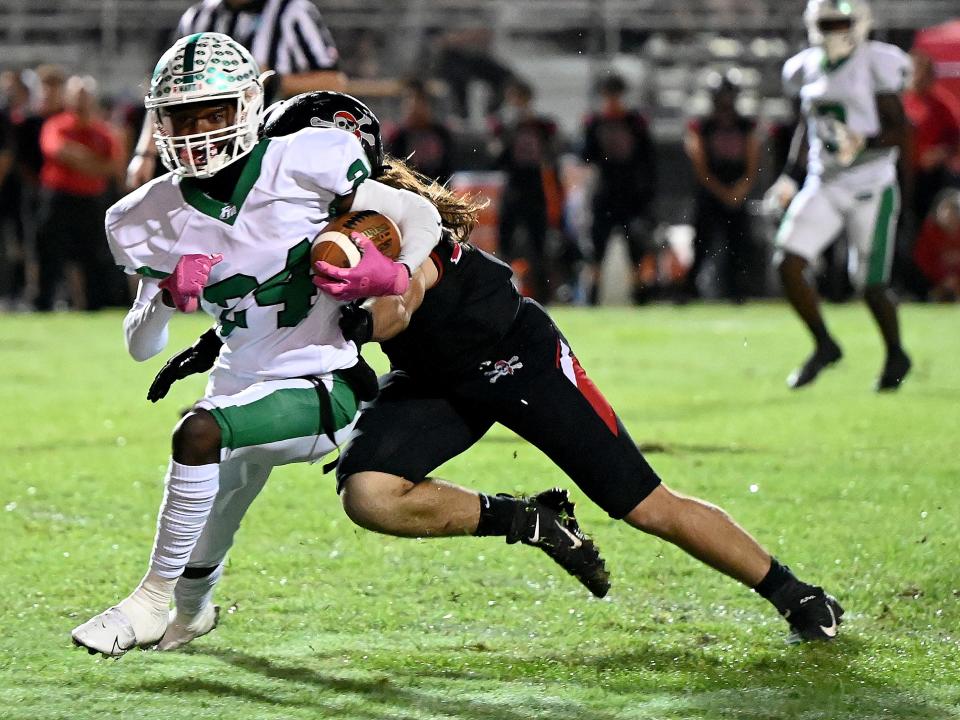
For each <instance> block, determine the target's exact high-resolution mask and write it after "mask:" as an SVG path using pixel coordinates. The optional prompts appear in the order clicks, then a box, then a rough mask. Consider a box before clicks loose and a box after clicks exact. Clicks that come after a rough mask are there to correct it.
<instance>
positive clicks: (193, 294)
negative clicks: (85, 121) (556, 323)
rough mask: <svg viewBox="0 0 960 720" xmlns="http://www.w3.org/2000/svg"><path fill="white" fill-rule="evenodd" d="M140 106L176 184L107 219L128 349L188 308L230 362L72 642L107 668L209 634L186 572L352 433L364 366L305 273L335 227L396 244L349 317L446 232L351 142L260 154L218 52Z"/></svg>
mask: <svg viewBox="0 0 960 720" xmlns="http://www.w3.org/2000/svg"><path fill="white" fill-rule="evenodd" d="M146 104H147V107H148V109H152V110H154V111H155V112H156V120H157V129H158V132H157V136H156V139H157V144H158V148H159V149H160V151H161V157H162V159H163V161H164V164H165V165H166V166H167V167H168V168H169V169H170V170H171V171H172V172H171V173H169V174H167V175H164V176H163V177H161V178H158V179H156V180H155V181H153V182H151V183H149V184H147V185H145V186H143V187H142V188H140V189H138V190H137V191H135V192H133V193H131V194H130V195H128V196H127V197H126V198H124V199H123V200H121V201H120V202H119V203H117V204H116V205H115V206H114V207H112V208H111V209H110V210H109V211H108V213H107V219H106V227H107V234H108V237H109V240H110V246H111V250H112V251H113V254H114V257H115V259H116V261H117V263H118V264H120V265H122V266H123V267H124V268H125V269H126V270H127V271H128V272H130V273H135V274H138V275H139V276H140V289H139V292H138V297H137V300H136V302H135V303H134V306H133V308H132V309H131V310H130V312H129V313H128V314H127V317H126V319H125V321H124V328H125V331H126V337H127V346H128V349H129V351H130V353H131V355H133V357H134V358H136V359H138V360H145V359H147V358H148V357H151V356H153V355H155V354H156V353H158V352H160V351H161V350H162V349H163V348H164V346H165V344H166V340H167V330H166V325H167V322H168V321H169V319H170V317H171V316H172V315H173V313H174V312H175V310H180V311H184V312H192V311H194V310H196V309H197V308H198V306H199V307H202V308H203V309H204V310H205V311H206V312H208V313H209V314H211V315H212V316H213V317H214V318H215V319H216V321H217V334H218V336H219V337H220V338H221V339H222V340H223V342H224V349H223V352H221V354H220V357H219V358H218V360H217V363H216V366H215V368H214V370H213V373H212V374H211V377H210V381H209V383H208V385H207V391H206V393H205V397H204V399H203V400H201V401H200V402H199V403H198V404H197V405H196V407H195V408H194V410H193V411H192V412H190V413H189V414H187V415H186V416H185V417H184V418H183V419H182V420H181V422H180V423H179V424H178V426H177V428H176V429H175V430H174V433H173V454H172V458H171V461H170V466H169V470H168V472H167V478H166V492H165V495H164V500H163V504H162V506H161V510H160V517H159V519H158V524H157V536H156V540H155V543H154V549H153V553H152V557H151V562H150V569H149V571H148V573H147V575H146V576H145V577H144V579H143V581H142V582H141V583H140V585H139V586H138V587H137V589H136V590H135V591H134V592H133V593H132V594H131V595H130V596H129V597H127V598H126V599H124V600H122V601H121V602H120V603H119V604H118V605H117V606H115V607H112V608H110V609H109V610H107V611H105V612H103V613H101V614H100V615H97V616H96V617H94V618H92V619H91V620H89V621H88V622H86V623H84V624H82V625H80V626H78V627H77V628H75V629H74V631H73V633H72V635H73V639H74V642H75V643H77V644H78V645H82V646H84V647H86V648H88V649H89V650H90V651H91V652H102V653H104V654H108V655H122V654H123V653H124V652H126V651H127V650H129V649H130V648H132V647H135V646H141V647H144V646H151V645H154V644H157V643H158V641H159V643H160V645H161V646H162V647H163V646H166V647H176V646H178V645H179V644H182V642H185V641H189V640H190V639H192V638H193V637H196V636H198V635H200V634H203V633H204V632H207V631H209V630H210V629H211V628H212V627H213V626H214V624H215V621H216V617H215V614H214V610H213V606H212V604H211V603H210V602H209V592H210V588H212V585H213V583H211V582H210V578H209V577H192V576H191V574H190V572H189V568H188V565H189V566H192V567H195V568H204V569H205V573H206V575H208V576H209V575H210V574H213V575H218V574H219V573H220V572H221V571H222V568H223V560H224V558H225V556H226V553H227V551H228V550H229V548H230V545H231V544H232V542H233V535H234V533H235V531H236V529H237V527H238V526H239V523H240V520H241V518H242V517H243V514H244V513H245V512H246V510H247V508H248V507H249V505H250V503H251V502H252V501H253V499H254V498H255V497H256V495H257V493H258V492H259V490H260V489H261V488H262V486H263V484H264V482H265V481H266V479H267V477H268V475H269V472H270V470H271V468H272V467H273V466H274V465H280V464H284V463H290V462H300V461H305V460H314V459H316V458H318V457H320V456H322V455H323V454H325V453H327V452H329V451H330V450H331V449H332V448H333V447H334V446H335V445H337V444H339V443H340V442H341V441H342V440H343V439H344V438H345V437H346V435H347V434H348V433H349V431H350V429H351V428H352V426H353V422H354V420H355V416H356V411H357V407H358V404H359V400H360V399H361V397H360V396H362V395H363V394H364V384H365V377H364V374H363V372H362V369H363V367H365V366H359V367H358V353H357V348H356V345H355V344H354V343H353V342H349V341H347V340H345V339H344V338H343V335H342V334H341V332H340V330H339V328H338V326H337V320H338V318H339V305H340V303H339V302H337V301H335V300H333V299H332V298H331V297H329V296H328V295H327V294H325V293H320V292H317V288H316V287H315V285H314V278H312V277H311V273H310V248H311V241H312V239H313V238H314V237H315V236H316V235H317V233H318V231H319V230H320V229H321V228H322V227H323V225H324V224H325V223H326V221H327V219H328V217H329V216H330V214H331V212H334V211H345V210H348V209H351V208H352V209H358V210H360V209H370V210H377V211H380V212H384V213H386V214H388V215H389V216H390V217H392V218H394V219H395V220H396V221H397V224H398V225H399V227H400V230H401V233H402V234H403V237H404V247H403V250H402V251H401V254H400V257H399V261H398V262H396V263H393V262H390V261H387V260H386V259H385V258H383V256H380V255H377V256H374V255H372V254H371V255H370V257H369V258H368V257H366V256H365V258H364V260H362V261H361V262H360V264H359V265H358V266H357V267H356V268H354V269H352V270H351V271H350V272H349V273H347V276H346V277H345V278H343V279H342V282H343V285H344V287H345V289H346V291H347V292H344V293H342V295H345V296H346V298H347V299H351V297H355V296H356V293H357V292H358V291H359V287H360V286H362V287H363V289H364V295H369V296H374V295H377V294H396V293H402V292H404V290H405V289H406V287H407V285H408V283H409V269H408V268H409V267H410V266H413V267H418V266H419V265H420V264H421V263H422V262H423V260H424V259H426V257H427V255H428V253H429V252H430V250H431V248H433V246H434V245H436V243H437V241H438V240H439V232H440V224H439V215H438V213H437V211H436V209H435V208H434V207H433V205H432V204H430V203H429V202H428V201H427V200H425V199H423V198H420V197H419V196H417V195H415V194H413V193H410V192H407V191H403V190H397V189H394V188H390V187H387V186H384V185H381V184H380V183H377V182H375V181H372V180H367V181H366V182H364V181H365V180H366V179H367V177H368V176H369V174H370V168H369V163H368V161H367V159H366V155H365V153H364V151H363V148H362V146H361V145H360V142H359V141H358V140H357V138H356V137H354V136H352V135H351V134H349V133H345V132H342V131H340V130H335V129H325V128H307V129H305V130H303V131H301V132H299V133H296V134H294V135H290V136H287V137H284V138H275V139H268V138H264V139H259V138H258V128H259V125H260V119H261V115H262V107H263V99H262V85H261V76H260V72H259V69H258V68H257V66H256V63H255V62H254V61H253V59H252V58H251V57H250V54H249V52H248V51H247V50H246V49H245V48H243V47H242V46H240V45H239V44H237V43H236V42H235V41H233V40H232V39H231V38H229V37H227V36H225V35H221V34H217V33H198V34H195V35H191V36H188V37H186V38H181V39H180V40H178V41H177V43H176V44H175V45H174V46H173V47H172V48H171V49H170V50H168V51H167V53H165V54H164V56H163V57H162V58H161V60H160V62H159V63H158V65H157V68H156V70H155V71H154V76H153V80H152V82H151V88H150V94H149V95H148V97H147V99H146ZM376 263H378V264H376ZM351 291H353V292H352V294H351ZM371 375H372V372H371ZM372 381H373V383H374V386H373V387H374V391H375V381H376V380H375V376H373V377H372ZM185 568H188V571H187V572H186V574H185V575H184V578H183V579H182V580H181V582H179V583H178V578H180V576H181V574H184V571H185ZM191 580H196V581H197V582H195V583H193V584H191V582H190V581H191ZM174 586H176V601H177V611H176V614H175V615H174V617H173V618H171V617H170V616H169V603H170V598H171V595H172V594H174ZM171 620H172V622H171ZM168 626H169V627H168ZM165 633H166V635H165Z"/></svg>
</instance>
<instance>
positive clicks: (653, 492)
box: [152, 119, 843, 640]
mask: <svg viewBox="0 0 960 720" xmlns="http://www.w3.org/2000/svg"><path fill="white" fill-rule="evenodd" d="M308 123H309V119H307V122H306V123H305V124H308ZM370 152H371V153H375V148H374V147H372V146H371V148H370ZM375 167H376V165H375ZM446 201H449V202H451V203H454V204H455V199H454V200H451V199H450V198H446ZM446 209H447V211H448V212H446V213H445V212H444V209H443V208H441V216H443V217H444V218H445V220H446V221H447V224H448V229H449V232H448V235H447V236H446V237H445V238H444V240H443V241H442V242H441V243H440V244H439V245H438V247H437V249H436V251H435V252H434V253H433V255H432V256H431V258H430V260H429V261H428V262H426V263H424V264H423V265H422V266H421V267H420V268H419V269H417V271H416V272H415V273H414V276H413V279H412V281H411V284H410V288H409V290H408V291H407V292H406V293H405V294H404V295H403V296H391V297H383V298H374V299H371V300H367V301H365V302H364V303H363V304H362V305H356V304H354V305H349V306H345V308H344V314H343V319H342V322H341V327H342V329H343V331H344V335H345V336H346V337H348V338H351V339H354V340H356V341H357V342H358V343H363V342H365V341H370V340H374V341H379V342H381V344H382V347H383V349H384V350H385V351H386V353H387V355H388V357H389V358H390V361H391V364H392V371H391V372H390V373H388V374H387V375H386V376H384V377H383V378H382V379H381V383H380V393H379V395H378V396H377V397H376V398H375V399H374V400H373V401H372V402H371V403H370V404H369V405H368V406H367V407H366V408H365V410H364V411H363V414H362V415H361V418H360V420H359V422H358V424H357V426H356V429H355V431H354V433H353V435H352V436H351V439H350V440H349V442H348V445H347V447H346V448H345V450H344V452H343V454H342V456H341V458H340V462H339V465H338V471H337V477H338V489H339V490H340V492H341V497H342V501H343V504H344V508H345V510H346V512H347V514H348V515H349V517H350V518H351V519H352V520H353V521H354V522H356V523H357V524H359V525H361V526H363V527H366V528H368V529H372V530H376V531H379V532H385V533H389V534H393V535H400V536H411V537H424V536H454V535H465V534H473V535H502V536H506V537H507V540H508V542H517V541H521V542H526V543H528V544H537V543H538V542H539V541H541V538H542V537H543V536H544V534H549V535H550V537H551V540H550V542H551V543H554V542H556V543H559V545H558V547H560V548H561V549H566V550H569V551H577V550H581V549H582V548H583V546H584V545H585V542H587V541H586V540H585V539H584V538H583V536H582V535H581V534H580V533H579V532H576V533H574V532H571V528H570V526H568V525H565V524H564V521H565V520H566V519H567V517H566V515H567V513H566V511H567V510H568V501H566V500H565V498H564V501H565V503H566V504H564V503H560V502H559V500H558V499H557V497H556V496H555V495H550V493H556V492H558V491H548V493H541V495H539V496H537V498H535V499H534V500H539V503H540V507H543V506H544V505H546V506H550V507H556V508H557V511H556V516H550V515H549V514H545V513H543V512H541V511H540V508H538V507H537V505H536V503H535V504H534V505H531V504H530V502H529V501H525V500H522V499H517V498H512V497H504V496H489V495H483V494H478V493H475V492H473V491H470V490H467V489H465V488H462V487H458V486H456V485H451V484H449V483H446V482H444V481H442V480H438V479H436V478H433V477H430V476H429V474H430V473H431V472H432V471H433V470H434V469H435V468H436V467H437V466H439V465H440V464H442V463H443V462H445V461H446V460H448V459H450V458H452V457H454V456H455V455H458V454H460V453H461V452H463V451H464V450H466V449H467V448H468V447H470V446H471V445H472V444H473V443H475V442H476V441H477V440H479V439H480V437H481V436H482V435H483V434H484V433H485V432H486V431H487V429H489V428H490V426H491V425H492V424H493V423H494V422H499V423H501V424H503V425H505V426H506V427H509V428H511V429H512V430H514V431H515V432H516V433H517V434H519V435H520V436H521V437H524V438H525V439H527V440H529V441H530V442H531V443H533V444H534V445H536V446H537V447H538V448H540V449H541V450H543V452H545V453H546V454H547V455H548V456H549V457H550V458H551V459H552V460H553V461H554V462H555V463H556V464H557V465H558V466H559V467H560V468H561V469H563V470H564V471H565V472H566V473H567V474H568V475H569V476H570V477H571V478H572V479H573V480H574V482H576V483H577V485H578V486H579V487H580V488H581V489H582V490H583V491H584V493H586V494H587V495H588V496H589V497H590V498H591V499H592V500H593V501H594V502H596V503H597V504H598V505H599V506H600V507H602V508H603V509H604V510H606V511H607V512H608V513H609V514H610V515H611V516H612V517H615V518H620V519H624V520H626V521H627V522H628V523H629V524H630V525H632V526H633V527H636V528H638V529H640V530H643V531H644V532H647V533H650V534H653V535H657V536H658V537H661V538H663V539H665V540H668V541H670V542H672V543H674V544H676V545H678V546H679V547H681V548H682V549H684V550H685V551H687V552H688V553H690V554H692V555H693V556H695V557H697V558H698V559H700V560H701V561H703V562H705V563H707V564H709V565H711V566H712V567H714V568H716V569H718V570H720V571H722V572H724V573H726V574H728V575H730V576H732V577H734V578H736V579H737V580H739V581H740V582H742V583H744V584H745V585H747V586H748V587H751V588H754V589H755V590H756V591H757V592H758V593H759V594H760V595H762V596H763V597H765V598H767V599H768V600H769V601H770V602H771V603H772V604H773V605H774V606H775V607H776V608H777V610H778V611H779V612H780V613H781V614H782V615H784V617H785V618H786V619H787V620H788V622H789V623H790V625H791V628H792V629H793V635H792V637H794V638H796V639H807V640H813V639H832V638H833V637H834V636H835V635H836V633H837V627H838V625H839V622H840V617H841V615H842V614H843V609H842V608H841V607H840V604H839V603H838V602H837V601H836V600H835V599H834V598H832V597H831V596H829V595H827V594H826V593H825V592H824V591H823V590H822V589H821V588H819V587H815V586H811V585H808V584H806V583H803V582H801V581H799V580H798V579H797V578H795V577H794V576H793V574H792V573H791V572H790V570H789V569H788V568H786V567H785V566H783V565H781V564H780V563H778V562H777V561H776V559H774V558H773V557H771V555H770V554H769V553H767V552H766V551H765V550H764V549H763V548H762V547H761V546H760V545H759V544H758V543H757V542H756V541H755V540H754V539H753V538H752V537H750V535H748V534H747V533H746V532H745V531H744V530H743V529H741V528H740V527H739V526H738V525H736V524H735V523H734V522H733V521H732V520H731V519H730V517H729V516H728V515H727V514H726V513H724V512H723V511H722V510H720V509H719V508H716V507H715V506H713V505H710V504H708V503H705V502H703V501H700V500H697V499H694V498H688V497H685V496H683V495H679V494H677V493H674V492H672V491H670V490H669V489H667V488H666V487H665V486H664V485H663V484H662V483H661V481H660V479H659V478H658V477H657V475H656V473H655V472H654V471H653V470H652V469H651V468H650V466H649V465H648V464H647V462H646V461H645V460H644V458H643V456H642V455H641V453H640V451H639V450H638V449H637V447H636V445H635V444H634V443H633V441H632V440H631V439H630V436H629V434H628V433H627V431H626V429H625V428H624V426H623V424H622V423H621V422H620V420H619V418H618V417H617V415H616V414H615V413H614V411H613V409H612V408H611V407H610V405H609V404H608V403H607V402H606V400H605V399H604V398H603V396H602V395H601V394H600V392H599V390H597V388H596V386H595V385H594V384H593V383H592V382H591V381H590V379H589V378H588V377H587V375H586V373H585V372H584V370H583V368H582V367H581V366H580V364H579V362H578V361H577V359H576V357H575V355H574V354H573V353H572V351H571V349H570V347H569V345H568V343H567V342H566V340H565V338H564V337H563V335H562V333H561V332H560V331H559V330H558V329H557V327H556V326H555V325H554V323H553V321H552V320H551V319H550V317H549V316H548V315H547V313H546V312H545V311H544V310H543V308H542V307H540V305H538V304H537V303H536V302H534V301H532V300H528V299H521V298H520V297H519V295H518V294H517V293H516V291H515V290H514V288H513V286H512V285H511V283H510V269H509V268H508V267H507V266H506V265H504V264H503V263H501V262H500V261H499V260H497V259H496V258H494V257H492V256H490V255H488V254H486V253H483V252H482V251H480V250H478V249H476V248H473V247H472V246H470V245H469V244H467V243H465V242H462V241H461V240H462V239H463V238H465V237H466V233H468V232H469V230H470V227H471V223H470V222H469V219H470V217H471V213H470V212H469V209H468V208H467V209H464V212H463V213H461V215H460V216H459V222H454V223H450V218H454V220H456V219H457V216H456V214H455V213H454V212H453V211H452V209H451V208H446ZM462 209H463V208H462ZM187 353H189V351H187ZM181 357H184V355H181ZM172 362H173V363H174V366H173V368H174V369H173V370H172V371H170V373H168V375H167V376H166V377H163V375H164V372H166V369H165V370H164V371H161V375H160V376H158V379H157V381H156V382H160V383H161V385H162V386H163V387H162V388H161V389H162V390H164V392H165V387H169V384H170V382H171V381H172V379H175V377H176V375H177V371H176V368H177V367H179V366H178V365H177V363H176V358H175V359H174V361H172ZM181 365H182V363H181ZM155 384H156V383H155ZM152 390H153V389H152ZM561 505H562V506H561ZM569 510H572V506H570V507H569ZM524 518H526V520H527V521H526V522H524ZM577 530H579V528H577ZM551 557H554V559H557V560H558V562H561V564H564V563H563V562H562V561H561V560H560V559H558V558H557V557H555V556H554V555H551ZM569 565H570V564H568V565H565V567H567V568H568V570H570V571H571V572H574V574H577V572H576V568H573V569H571V567H570V566H569ZM594 567H596V566H594ZM599 577H601V575H600V574H598V573H596V572H595V573H594V574H593V575H590V573H589V569H588V568H586V569H585V570H584V571H583V572H580V573H579V574H578V578H579V579H580V580H581V582H583V583H584V584H585V585H587V587H589V588H590V589H591V590H592V591H594V592H595V594H602V592H598V590H602V591H603V592H605V591H606V586H605V582H606V574H605V571H604V572H603V573H602V579H603V581H602V582H600V581H598V578H599Z"/></svg>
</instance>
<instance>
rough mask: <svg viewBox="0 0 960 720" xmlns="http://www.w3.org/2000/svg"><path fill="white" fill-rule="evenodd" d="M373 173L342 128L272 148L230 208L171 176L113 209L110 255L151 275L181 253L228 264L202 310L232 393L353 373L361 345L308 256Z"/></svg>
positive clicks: (312, 131)
mask: <svg viewBox="0 0 960 720" xmlns="http://www.w3.org/2000/svg"><path fill="white" fill-rule="evenodd" d="M369 174H370V167H369V164H368V161H367V158H366V155H365V154H364V152H363V148H362V147H361V145H360V143H359V141H358V140H357V139H356V138H355V137H354V136H353V135H351V134H350V133H345V132H343V131H342V130H337V129H326V128H307V129H304V130H301V131H299V132H297V133H294V134H292V135H287V136H284V137H279V138H264V139H263V140H261V141H260V142H259V143H258V144H257V146H256V147H255V148H254V150H253V151H252V152H251V154H250V156H249V158H248V160H247V163H246V167H245V168H244V169H243V172H242V174H241V176H240V180H239V182H238V183H237V187H236V189H235V191H234V193H233V196H232V197H231V198H230V202H228V203H223V202H219V201H217V200H215V199H213V198H211V197H210V196H208V195H206V194H204V193H203V192H202V191H201V189H200V187H199V186H198V184H197V181H196V180H193V179H191V178H181V177H179V176H176V175H173V174H167V175H164V176H163V177H160V178H157V179H156V180H154V181H152V182H150V183H148V184H147V185H145V186H143V187H141V188H139V189H138V190H135V191H134V192H132V193H130V194H129V195H127V196H126V197H125V198H123V199H122V200H120V201H119V202H118V203H117V204H116V205H114V206H113V207H111V208H110V209H109V210H108V211H107V217H106V229H107V237H108V239H109V242H110V249H111V251H112V252H113V256H114V258H115V260H116V262H117V264H119V265H121V266H123V268H124V269H125V270H126V271H127V272H129V273H138V274H141V275H145V276H148V277H165V276H167V275H168V274H170V273H171V272H172V271H173V269H174V267H175V266H176V264H177V260H178V259H179V258H180V256H181V255H187V254H191V253H204V254H214V253H221V254H222V255H223V261H222V262H220V263H218V264H217V265H214V266H213V269H212V271H211V273H210V279H209V280H208V282H207V286H206V288H205V289H204V291H203V298H202V301H201V307H202V308H203V310H204V311H206V312H207V313H209V314H210V315H211V316H213V318H214V319H215V320H216V322H217V333H218V334H219V335H220V337H221V338H222V339H223V341H224V348H223V350H222V351H221V353H220V357H219V358H218V360H217V365H216V367H215V368H214V373H213V374H214V376H216V375H217V374H218V373H227V374H229V375H231V376H233V378H234V380H235V381H234V382H232V383H230V384H231V385H232V386H234V387H238V385H239V386H245V385H246V384H251V383H253V382H257V381H260V380H267V379H278V378H294V377H301V376H304V375H322V374H325V373H328V372H332V371H333V370H338V369H341V368H346V367H350V366H352V365H353V364H354V363H355V362H356V359H357V349H356V346H355V345H354V344H353V343H352V342H348V341H346V340H344V338H343V335H342V334H341V333H340V330H339V327H338V325H337V320H338V318H339V316H340V315H339V308H340V303H338V302H337V301H336V300H334V299H332V298H330V297H329V296H327V295H326V294H324V293H322V292H320V291H319V290H318V289H317V288H316V287H315V286H314V285H313V282H312V281H311V268H310V249H311V245H312V242H313V239H314V238H315V237H316V235H317V233H318V232H319V231H320V229H321V228H322V227H323V226H324V225H325V224H326V222H327V219H328V218H329V216H330V214H331V207H330V206H331V203H333V202H334V201H335V200H336V198H337V197H338V196H342V195H346V194H348V193H350V192H351V191H352V190H353V189H354V188H356V187H357V185H359V183H361V182H362V181H363V180H364V179H365V178H366V177H368V176H369ZM237 379H239V380H240V382H239V383H237V382H236V380H237Z"/></svg>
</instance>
